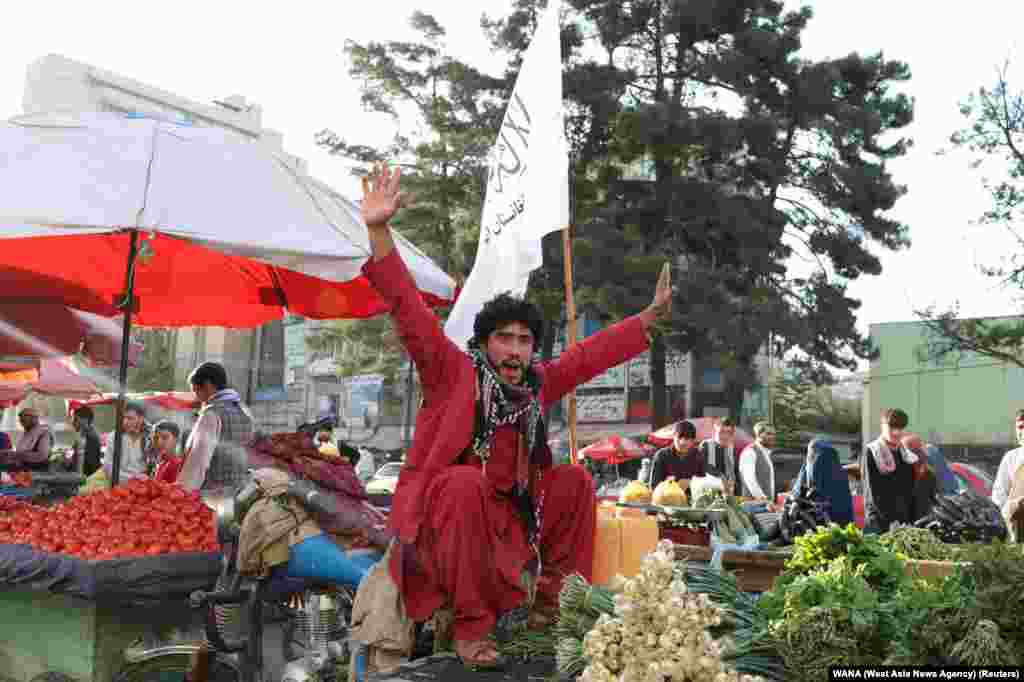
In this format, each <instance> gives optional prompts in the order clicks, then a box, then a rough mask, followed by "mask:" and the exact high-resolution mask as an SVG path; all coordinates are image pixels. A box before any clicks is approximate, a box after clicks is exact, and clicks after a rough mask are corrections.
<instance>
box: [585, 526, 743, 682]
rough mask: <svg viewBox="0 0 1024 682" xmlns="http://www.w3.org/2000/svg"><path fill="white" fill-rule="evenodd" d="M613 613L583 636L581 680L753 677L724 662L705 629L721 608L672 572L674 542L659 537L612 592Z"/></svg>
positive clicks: (737, 680)
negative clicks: (633, 573) (631, 574)
mask: <svg viewBox="0 0 1024 682" xmlns="http://www.w3.org/2000/svg"><path fill="white" fill-rule="evenodd" d="M615 614H616V616H615V617H614V618H612V617H610V616H601V618H600V619H599V620H598V621H597V623H596V624H595V625H594V627H593V628H592V629H591V630H590V631H589V632H588V633H587V635H586V637H585V638H584V640H583V651H584V655H585V657H586V659H587V661H588V665H587V667H586V669H585V670H584V671H583V675H582V676H581V677H580V682H708V681H713V682H753V681H754V680H756V679H758V678H754V677H751V676H748V675H739V674H737V673H736V672H735V671H732V670H729V669H727V668H726V667H725V665H724V664H723V662H722V659H721V653H722V646H723V643H722V642H716V641H715V640H714V639H713V638H712V637H711V635H710V634H709V633H708V631H707V628H709V627H714V626H716V625H720V624H721V622H722V611H721V609H720V608H719V607H717V606H716V605H714V604H713V603H712V602H711V600H710V599H709V598H708V596H707V595H706V594H694V593H691V592H689V591H688V590H687V587H686V583H685V582H684V581H683V580H682V579H681V578H680V577H679V575H678V574H677V572H676V563H675V552H674V551H673V548H672V543H671V542H668V541H662V542H660V543H659V544H658V547H657V549H656V550H655V551H654V552H652V553H651V554H649V555H648V556H647V557H645V558H644V560H643V566H642V568H641V570H640V573H639V574H638V575H637V576H636V577H635V578H633V579H631V580H627V581H626V582H625V584H624V585H622V587H621V592H620V593H618V594H617V595H616V597H615Z"/></svg>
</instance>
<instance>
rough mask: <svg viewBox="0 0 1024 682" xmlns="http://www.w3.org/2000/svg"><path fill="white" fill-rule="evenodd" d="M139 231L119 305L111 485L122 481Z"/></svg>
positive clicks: (134, 237) (133, 237) (130, 248)
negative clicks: (118, 363) (120, 318)
mask: <svg viewBox="0 0 1024 682" xmlns="http://www.w3.org/2000/svg"><path fill="white" fill-rule="evenodd" d="M138 245H139V231H138V230H132V234H131V242H130V243H129V245H128V267H127V268H126V270H125V276H124V301H122V302H121V304H120V305H119V307H120V308H122V309H123V310H124V326H123V327H122V328H121V367H120V371H119V373H118V381H117V417H116V419H117V422H116V424H115V425H114V455H113V460H112V461H111V485H117V484H118V482H119V481H120V479H121V450H122V443H121V436H122V435H123V434H124V407H125V404H124V403H125V393H126V392H127V387H128V351H129V348H130V346H131V337H132V311H133V309H134V307H135V300H134V299H135V256H136V255H137V254H138Z"/></svg>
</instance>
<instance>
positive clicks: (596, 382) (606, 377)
mask: <svg viewBox="0 0 1024 682" xmlns="http://www.w3.org/2000/svg"><path fill="white" fill-rule="evenodd" d="M579 388H580V389H589V388H615V389H618V390H620V391H624V390H626V366H625V365H619V366H618V367H612V368H611V369H610V370H608V371H607V372H604V373H603V374H598V375H597V376H596V377H594V378H593V379H591V380H590V381H588V382H587V383H585V384H581V385H580V386H579Z"/></svg>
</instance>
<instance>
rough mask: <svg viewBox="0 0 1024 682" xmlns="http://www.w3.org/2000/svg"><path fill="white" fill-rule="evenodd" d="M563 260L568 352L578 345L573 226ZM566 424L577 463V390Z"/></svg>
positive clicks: (565, 238) (564, 239)
mask: <svg viewBox="0 0 1024 682" xmlns="http://www.w3.org/2000/svg"><path fill="white" fill-rule="evenodd" d="M562 260H563V262H564V263H565V267H564V270H565V314H566V319H567V322H568V324H567V325H566V330H565V348H566V350H568V349H569V348H570V347H571V346H572V345H573V344H575V343H576V300H575V298H574V297H573V286H572V225H571V224H570V225H567V226H566V227H565V229H564V230H562ZM566 423H567V424H568V426H569V461H570V462H572V463H573V464H576V462H577V456H576V448H577V442H576V389H575V388H574V389H573V390H571V391H570V392H569V405H568V409H567V411H566Z"/></svg>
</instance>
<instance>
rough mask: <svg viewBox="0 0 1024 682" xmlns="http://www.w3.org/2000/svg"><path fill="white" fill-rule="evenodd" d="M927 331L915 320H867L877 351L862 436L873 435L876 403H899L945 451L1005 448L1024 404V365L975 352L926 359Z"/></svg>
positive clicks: (965, 454) (914, 427)
mask: <svg viewBox="0 0 1024 682" xmlns="http://www.w3.org/2000/svg"><path fill="white" fill-rule="evenodd" d="M928 333H929V332H928V330H927V328H926V327H925V326H924V325H923V324H922V323H920V322H890V323H884V324H873V325H871V327H870V336H871V340H872V342H874V344H875V347H876V348H877V349H878V350H879V353H880V355H879V357H878V359H877V360H875V361H873V362H872V363H871V370H870V372H869V374H868V378H867V379H866V380H865V391H864V401H863V403H862V405H863V414H862V420H861V422H862V432H863V438H864V442H868V441H869V440H872V439H874V438H877V437H878V435H879V415H880V413H881V411H882V410H883V409H886V408H893V407H898V408H902V409H903V410H904V411H905V412H907V414H909V415H910V427H909V430H911V431H914V432H915V433H918V434H921V435H922V436H923V437H925V438H926V439H927V440H928V441H930V442H932V443H936V444H939V445H942V446H943V447H944V449H946V450H947V455H948V456H953V457H956V458H957V459H971V458H973V455H974V454H975V453H976V454H977V455H978V456H982V455H984V456H989V457H990V456H993V455H995V454H996V453H997V452H1000V451H1001V452H1005V451H1006V449H1009V448H1010V447H1012V443H1013V442H1014V433H1013V415H1014V414H1015V413H1016V411H1017V410H1018V409H1021V408H1024V369H1021V368H1020V367H1017V366H1016V365H1013V364H1010V363H1005V362H997V361H995V360H992V359H991V358H986V357H981V356H977V355H975V354H964V355H962V356H957V355H955V354H953V355H949V356H946V357H945V358H943V359H941V360H939V361H929V360H927V359H925V358H924V357H923V355H924V353H923V349H924V347H925V345H926V343H927V340H928V337H927V334H928ZM958 450H959V451H958Z"/></svg>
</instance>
